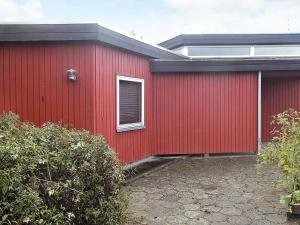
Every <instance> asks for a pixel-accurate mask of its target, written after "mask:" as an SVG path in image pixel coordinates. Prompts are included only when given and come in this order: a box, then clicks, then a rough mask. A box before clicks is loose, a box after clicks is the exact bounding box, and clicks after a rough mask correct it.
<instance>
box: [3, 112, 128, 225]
mask: <svg viewBox="0 0 300 225" xmlns="http://www.w3.org/2000/svg"><path fill="white" fill-rule="evenodd" d="M123 181H124V176H123V173H122V169H121V166H120V164H119V161H118V160H117V157H116V155H115V153H114V151H113V150H112V149H111V148H110V147H109V146H108V145H107V144H106V143H105V141H104V139H103V137H101V136H93V135H90V134H89V133H88V132H87V131H78V130H75V129H73V130H68V129H66V128H64V127H62V126H60V125H57V124H53V123H47V124H45V125H43V126H42V127H36V126H34V125H32V124H30V123H25V122H20V121H19V118H18V116H16V115H15V114H12V113H9V114H6V115H3V116H1V117H0V224H18V225H19V224H34V225H35V224H45V225H46V224H47V225H50V224H57V225H65V224H76V225H77V224H78V225H81V224H82V225H83V224H85V225H89V224H101V225H111V224H114V225H117V224H121V223H122V221H123V219H124V216H125V214H126V211H127V200H126V196H125V194H124V193H123V192H122V191H121V186H122V183H123Z"/></svg>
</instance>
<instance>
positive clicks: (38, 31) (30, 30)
mask: <svg viewBox="0 0 300 225" xmlns="http://www.w3.org/2000/svg"><path fill="white" fill-rule="evenodd" d="M19 41H24V42H25V41H30V42H31V41H99V42H102V43H104V44H108V45H112V46H116V47H118V48H122V49H126V50H129V51H132V52H135V53H138V54H142V55H145V56H148V57H151V58H165V59H182V58H183V57H181V56H179V55H177V54H175V53H172V52H170V51H168V50H166V49H163V48H161V47H159V46H153V45H150V44H147V43H145V42H142V41H139V40H136V39H134V38H130V37H128V36H126V35H123V34H120V33H118V32H115V31H113V30H110V29H108V28H105V27H102V26H100V25H98V24H97V23H87V24H0V42H19Z"/></svg>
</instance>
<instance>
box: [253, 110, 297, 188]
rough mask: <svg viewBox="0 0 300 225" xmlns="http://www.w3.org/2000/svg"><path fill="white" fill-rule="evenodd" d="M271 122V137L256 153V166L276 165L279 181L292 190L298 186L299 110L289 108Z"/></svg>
mask: <svg viewBox="0 0 300 225" xmlns="http://www.w3.org/2000/svg"><path fill="white" fill-rule="evenodd" d="M272 123H273V124H274V125H275V129H274V130H273V131H272V133H273V139H272V142H271V143H270V144H269V145H267V147H266V148H265V149H263V151H261V152H260V153H259V154H258V167H259V168H262V167H264V166H265V165H267V164H272V165H275V166H278V167H279V168H280V170H281V176H280V180H279V182H280V183H281V184H283V185H284V186H285V187H287V188H289V191H290V192H293V191H296V190H298V189H299V188H300V112H297V111H295V110H293V109H289V110H288V111H285V112H283V113H280V114H278V115H276V116H275V117H274V120H273V122H272Z"/></svg>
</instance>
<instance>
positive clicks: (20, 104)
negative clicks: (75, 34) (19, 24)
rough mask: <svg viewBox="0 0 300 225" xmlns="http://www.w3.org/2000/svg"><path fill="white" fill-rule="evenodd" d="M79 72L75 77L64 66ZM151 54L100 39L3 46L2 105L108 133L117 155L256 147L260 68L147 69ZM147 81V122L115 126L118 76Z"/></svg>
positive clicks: (127, 158)
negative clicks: (131, 126)
mask: <svg viewBox="0 0 300 225" xmlns="http://www.w3.org/2000/svg"><path fill="white" fill-rule="evenodd" d="M70 68H74V69H76V70H77V71H78V80H77V81H76V82H71V81H68V80H67V78H66V70H67V69H70ZM149 71H150V69H149V59H148V58H146V57H143V56H139V55H135V54H132V53H129V52H126V51H121V50H118V49H115V48H110V47H105V46H101V45H98V44H95V43H84V42H81V43H78V42H69V43H66V42H64V43H59V42H57V43H35V44H33V43H31V44H30V43H23V44H16V43H14V44H1V45H0V94H1V95H0V110H1V111H3V110H5V111H14V112H16V113H18V114H19V115H20V116H21V119H22V120H29V121H32V122H34V123H36V124H38V125H41V124H42V123H44V122H46V121H54V122H57V121H63V122H64V123H66V124H69V125H70V126H71V127H75V128H84V129H87V130H89V131H91V132H92V133H95V134H102V135H104V137H105V138H106V140H107V142H108V143H109V144H110V145H111V146H112V147H113V148H114V149H116V152H117V154H118V156H119V158H120V159H121V160H122V161H123V162H125V163H129V162H133V161H136V160H139V159H143V158H145V157H147V156H150V155H153V154H186V153H230V152H255V151H256V140H257V132H256V131H257V113H256V112H257V104H256V103H257V86H256V84H257V78H256V77H257V75H256V74H255V73H182V74H181V73H177V74H153V75H151V73H150V72H149ZM117 75H125V76H131V77H138V78H143V79H145V125H146V128H145V129H142V130H136V131H128V132H122V133H117V132H116V77H117Z"/></svg>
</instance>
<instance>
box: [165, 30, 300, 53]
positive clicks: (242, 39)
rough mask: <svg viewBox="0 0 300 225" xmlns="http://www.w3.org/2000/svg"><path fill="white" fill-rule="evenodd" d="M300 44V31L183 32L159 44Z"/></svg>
mask: <svg viewBox="0 0 300 225" xmlns="http://www.w3.org/2000/svg"><path fill="white" fill-rule="evenodd" d="M280 44H283V45H284V44H300V33H289V34H287V33H285V34H284V33H282V34H181V35H178V36H176V37H174V38H171V39H169V40H166V41H164V42H162V43H160V44H159V45H160V46H162V47H164V48H167V49H174V48H178V47H181V46H193V45H195V46H198V45H280Z"/></svg>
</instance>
